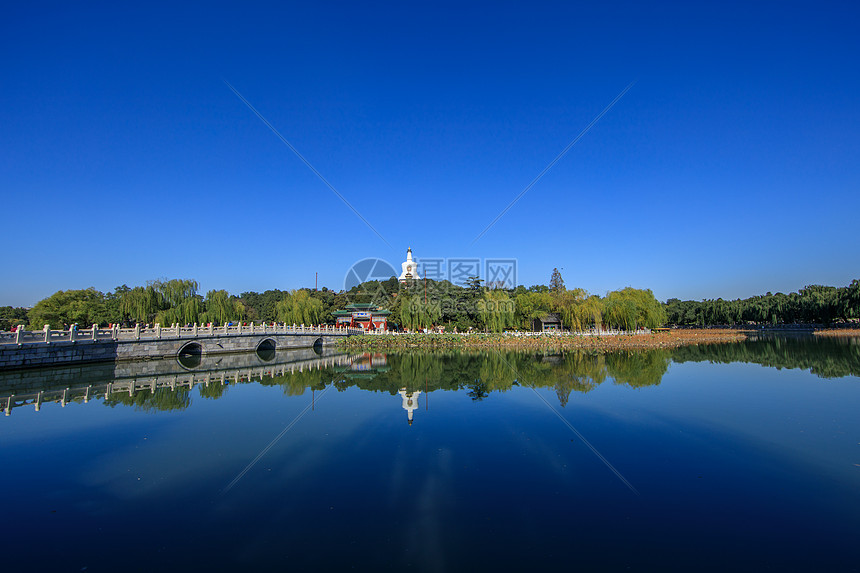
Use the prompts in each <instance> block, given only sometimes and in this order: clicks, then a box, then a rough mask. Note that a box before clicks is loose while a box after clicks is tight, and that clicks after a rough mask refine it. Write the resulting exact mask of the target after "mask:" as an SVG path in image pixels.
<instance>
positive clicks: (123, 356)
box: [0, 323, 363, 370]
mask: <svg viewBox="0 0 860 573" xmlns="http://www.w3.org/2000/svg"><path fill="white" fill-rule="evenodd" d="M362 332H363V331H362V330H361V329H353V328H337V327H335V326H331V325H322V326H304V325H301V326H296V325H292V326H288V325H285V324H281V325H279V324H258V325H255V324H254V323H251V324H250V325H241V324H240V325H236V326H220V327H214V326H212V325H208V326H203V327H200V326H198V325H194V326H190V327H180V326H179V325H175V326H173V327H170V328H162V327H161V326H160V325H158V324H156V325H155V327H154V328H145V327H141V326H140V325H138V326H136V327H135V328H118V327H113V328H103V329H100V328H98V327H97V326H96V325H93V326H92V328H88V329H84V330H78V329H76V328H75V327H71V328H69V330H51V329H50V328H48V327H47V326H46V327H45V328H44V329H43V330H40V331H25V330H24V329H23V327H19V328H18V329H17V331H16V332H3V333H0V370H11V369H19V368H38V367H44V366H52V365H63V364H69V363H86V362H102V361H117V360H140V359H153V358H154V359H159V358H165V357H176V358H179V359H180V362H182V361H183V360H185V361H187V362H188V363H189V364H191V363H193V362H194V361H195V360H196V361H197V362H198V363H199V357H201V356H205V355H209V354H222V353H230V352H253V351H257V352H261V353H267V352H275V351H277V350H285V349H292V348H315V349H317V350H320V349H321V348H323V347H324V346H328V345H330V344H331V343H332V342H334V341H336V340H337V339H339V338H342V337H345V336H350V335H353V334H360V333H362Z"/></svg>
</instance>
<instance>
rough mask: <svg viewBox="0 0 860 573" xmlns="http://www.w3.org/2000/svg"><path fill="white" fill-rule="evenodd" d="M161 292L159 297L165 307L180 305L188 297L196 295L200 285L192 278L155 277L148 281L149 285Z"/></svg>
mask: <svg viewBox="0 0 860 573" xmlns="http://www.w3.org/2000/svg"><path fill="white" fill-rule="evenodd" d="M148 286H150V287H152V288H153V289H155V290H156V291H157V292H158V293H160V294H161V299H162V301H163V303H164V305H166V306H167V308H172V307H175V306H179V305H181V304H182V303H183V302H185V301H186V300H188V299H191V298H194V297H196V296H197V289H198V288H200V286H199V285H198V284H197V281H195V280H192V279H170V280H161V279H157V280H154V281H149V285H148Z"/></svg>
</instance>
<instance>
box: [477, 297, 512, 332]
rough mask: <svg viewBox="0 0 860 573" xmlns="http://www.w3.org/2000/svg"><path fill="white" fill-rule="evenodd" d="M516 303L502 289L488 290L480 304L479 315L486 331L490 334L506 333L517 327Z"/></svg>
mask: <svg viewBox="0 0 860 573" xmlns="http://www.w3.org/2000/svg"><path fill="white" fill-rule="evenodd" d="M514 307H515V305H514V301H512V300H511V298H510V297H509V296H508V293H507V292H505V291H504V290H502V289H494V290H488V291H486V292H484V294H483V298H482V299H481V300H480V301H479V302H478V313H479V315H480V317H481V322H482V323H483V325H484V329H485V330H488V331H489V332H504V331H505V329H507V328H512V327H514V326H515V325H516V317H515V313H514Z"/></svg>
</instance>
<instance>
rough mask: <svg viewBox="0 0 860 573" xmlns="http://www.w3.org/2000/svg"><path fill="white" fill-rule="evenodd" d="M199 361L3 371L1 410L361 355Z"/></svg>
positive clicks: (278, 372) (283, 370) (230, 378)
mask: <svg viewBox="0 0 860 573" xmlns="http://www.w3.org/2000/svg"><path fill="white" fill-rule="evenodd" d="M198 358H200V360H199V361H196V363H194V362H192V363H188V362H187V361H183V360H182V359H165V360H145V361H140V360H138V361H122V362H113V363H111V362H98V363H91V364H67V365H65V366H58V367H55V368H41V369H29V370H25V371H21V370H18V371H11V372H0V411H2V412H3V413H4V414H5V415H6V416H8V415H10V414H11V413H12V410H13V409H14V408H20V407H23V406H30V407H35V409H36V411H39V409H40V408H41V406H42V405H43V404H46V403H57V404H60V405H61V406H63V407H65V406H66V405H67V404H69V403H73V402H89V401H90V400H93V399H96V398H101V399H105V400H107V399H110V398H112V397H116V396H117V395H122V396H134V395H135V393H137V392H140V391H150V392H155V391H156V390H159V389H168V390H170V391H176V390H177V389H182V388H187V389H191V388H193V387H194V386H196V385H203V386H207V387H208V386H209V385H211V384H216V385H219V386H223V385H228V384H239V383H242V382H250V381H255V380H265V379H276V378H278V377H284V376H288V375H290V374H292V373H295V372H304V371H307V370H318V369H324V368H332V367H336V366H344V365H348V364H350V363H352V362H353V361H354V360H356V358H357V357H356V356H355V355H349V354H345V353H341V352H337V351H330V350H323V351H322V352H321V353H319V352H317V350H315V349H313V348H300V349H294V350H278V351H275V352H265V351H261V352H243V353H240V354H212V355H210V356H203V357H202V358H201V357H198ZM183 362H185V363H184V364H183Z"/></svg>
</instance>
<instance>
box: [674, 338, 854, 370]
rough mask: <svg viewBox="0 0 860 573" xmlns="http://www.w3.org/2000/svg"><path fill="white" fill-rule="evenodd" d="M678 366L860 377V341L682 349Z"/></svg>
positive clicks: (775, 341)
mask: <svg viewBox="0 0 860 573" xmlns="http://www.w3.org/2000/svg"><path fill="white" fill-rule="evenodd" d="M672 359H673V360H674V361H675V362H705V361H707V362H712V363H717V364H727V363H729V362H751V363H754V364H761V365H762V366H769V367H772V368H799V369H801V370H809V371H810V372H811V373H813V374H815V375H816V376H820V377H821V378H841V377H843V376H860V339H858V338H830V339H817V338H813V337H812V336H811V335H810V336H764V337H762V338H759V339H756V340H747V341H744V342H738V343H734V344H710V345H701V346H682V347H680V348H676V349H674V350H673V351H672Z"/></svg>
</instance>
